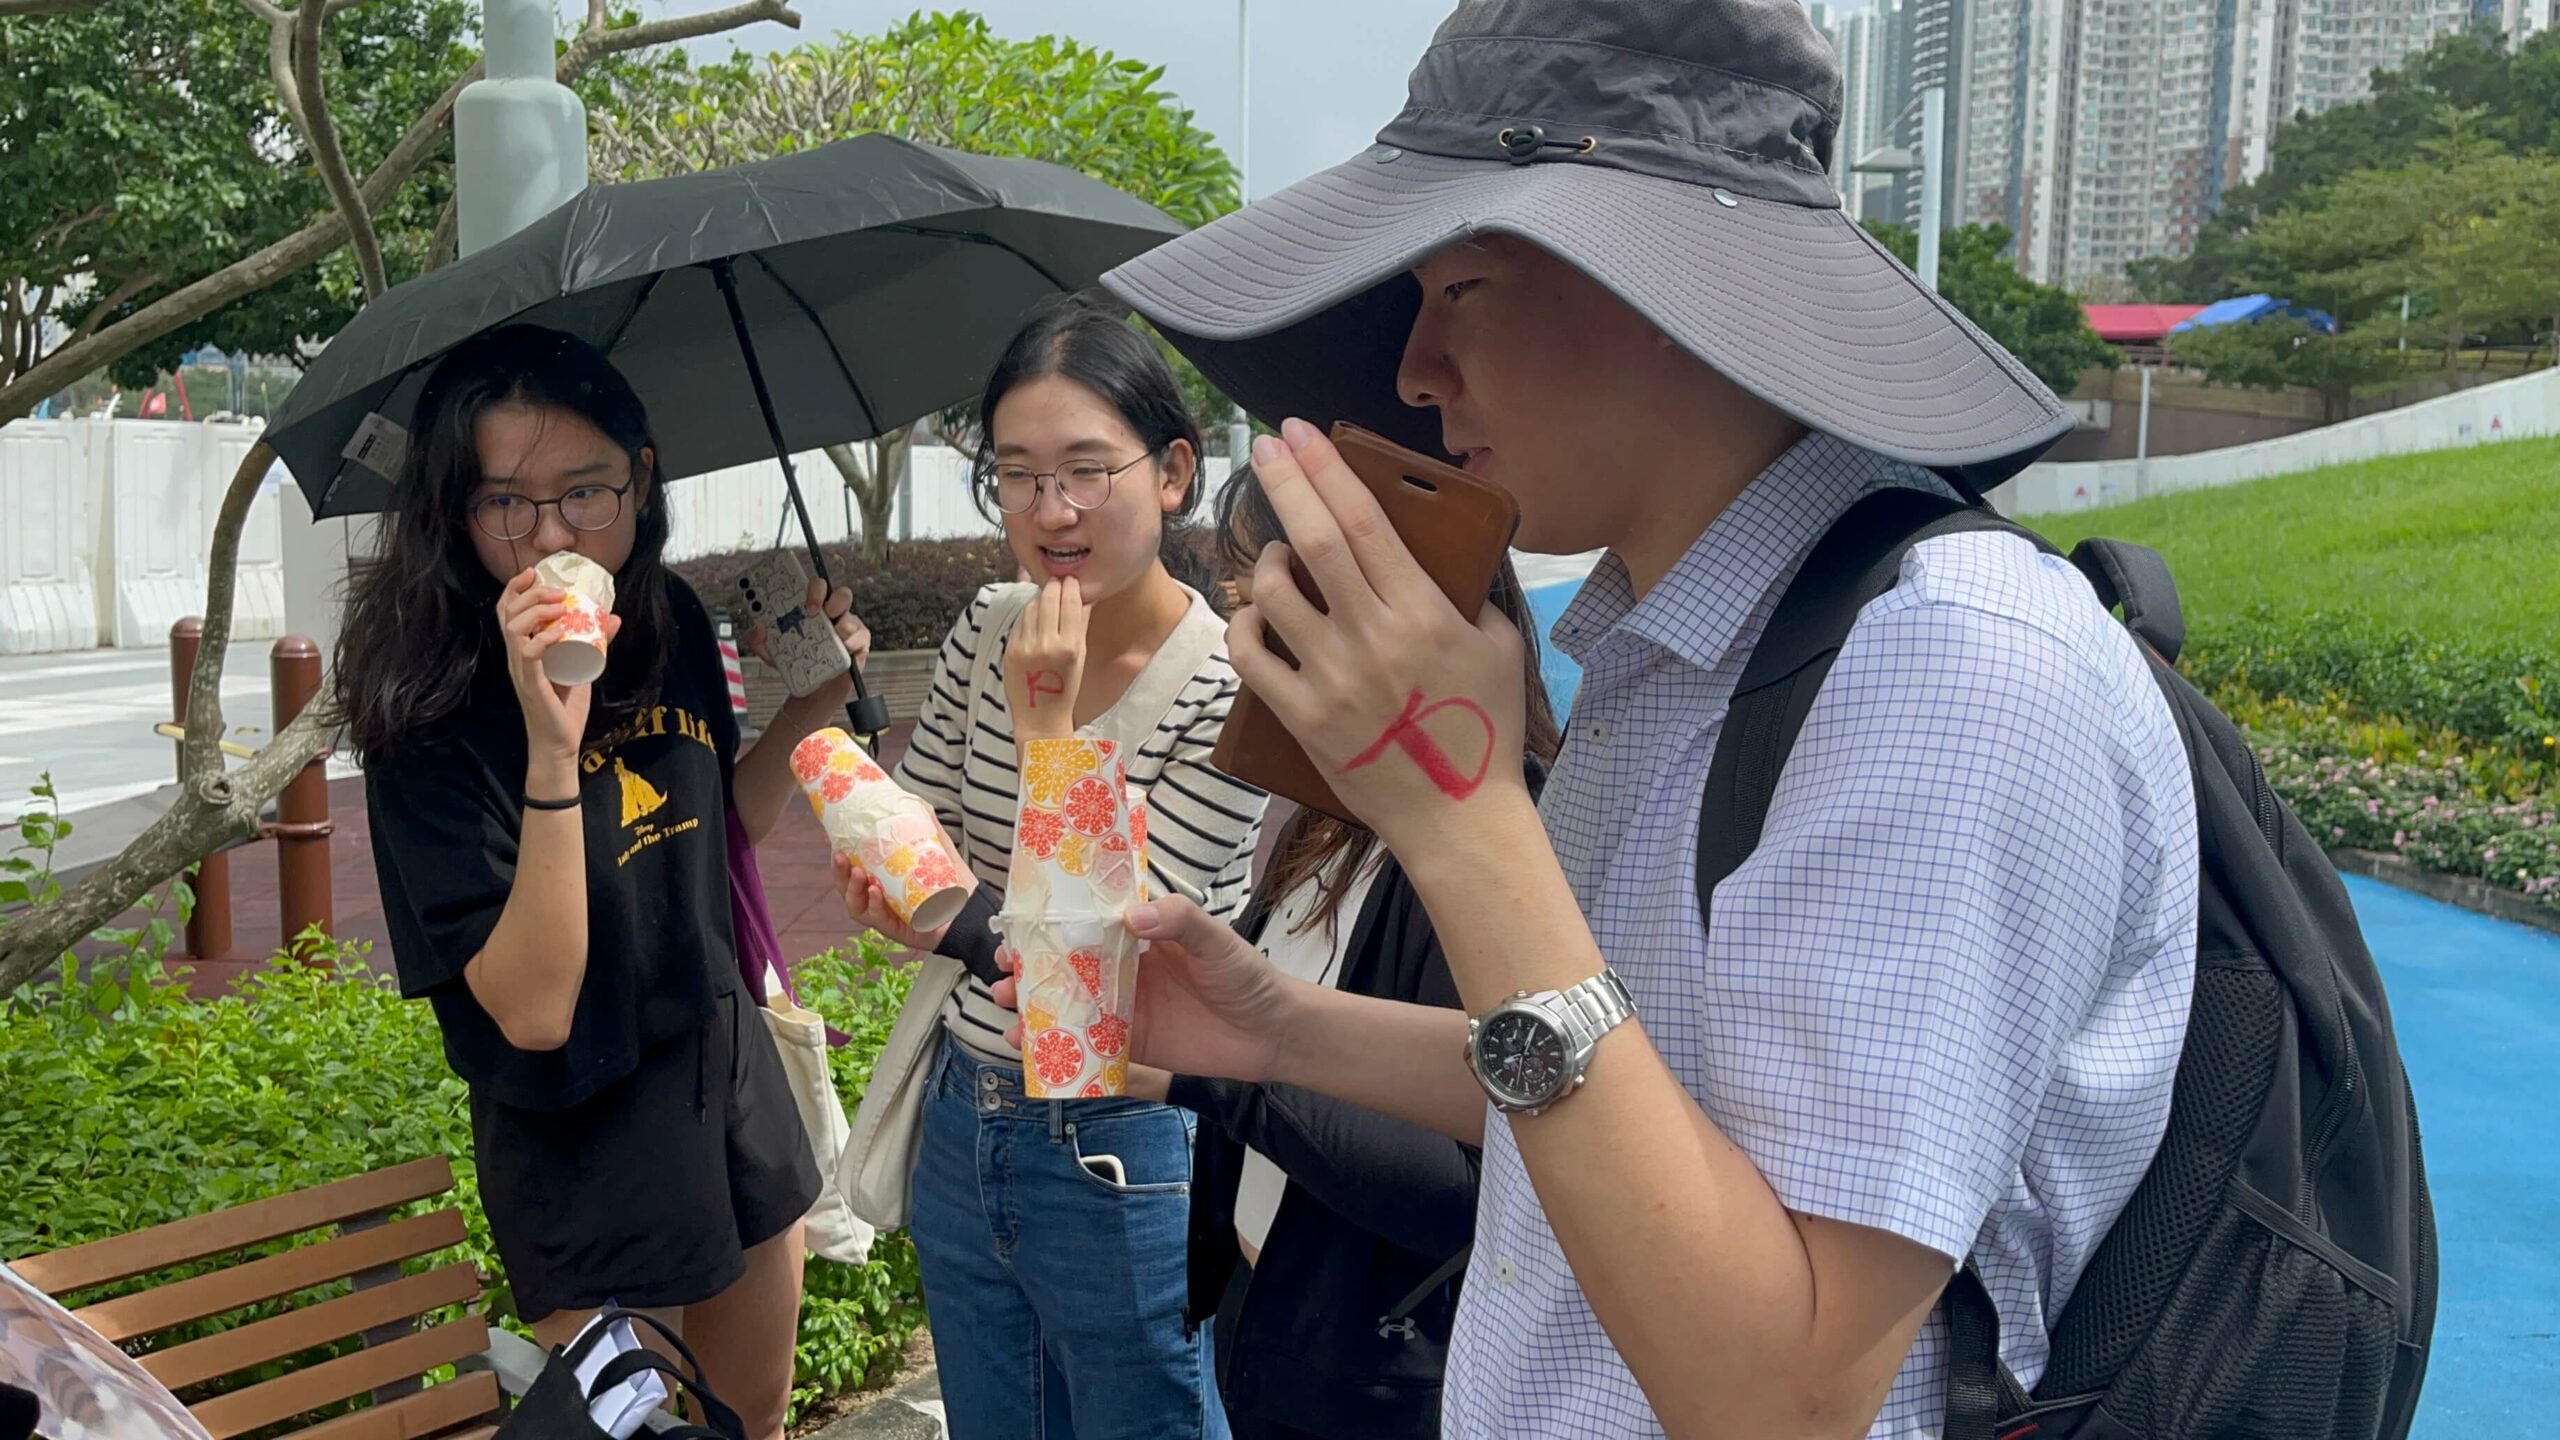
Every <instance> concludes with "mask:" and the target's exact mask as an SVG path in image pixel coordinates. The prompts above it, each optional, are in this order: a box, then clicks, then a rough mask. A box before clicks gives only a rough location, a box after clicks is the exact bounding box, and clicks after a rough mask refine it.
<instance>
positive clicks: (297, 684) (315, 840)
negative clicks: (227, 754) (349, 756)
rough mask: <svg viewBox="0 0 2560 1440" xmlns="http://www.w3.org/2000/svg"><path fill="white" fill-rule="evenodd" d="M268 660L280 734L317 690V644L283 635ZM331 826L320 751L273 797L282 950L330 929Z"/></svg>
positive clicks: (325, 761)
mask: <svg viewBox="0 0 2560 1440" xmlns="http://www.w3.org/2000/svg"><path fill="white" fill-rule="evenodd" d="M268 663H269V667H270V670H269V673H270V677H271V681H272V689H273V693H274V699H275V717H276V729H275V733H276V734H279V735H281V734H283V733H284V727H286V726H287V725H290V724H292V723H293V721H294V717H295V716H297V715H300V714H301V713H302V707H303V706H305V705H308V704H310V703H311V701H312V697H314V696H316V695H318V694H319V693H320V647H319V646H317V645H314V644H313V643H311V642H310V641H309V640H307V639H305V638H303V637H302V636H300V635H287V636H286V637H284V638H283V639H281V640H279V641H277V642H276V645H275V649H274V651H273V652H271V654H270V656H269V661H268ZM336 828H337V827H336V825H335V824H334V823H333V822H332V821H331V820H330V819H329V762H328V757H327V754H326V752H323V754H322V755H321V756H320V757H319V758H317V759H314V760H313V761H312V762H311V763H310V764H308V765H306V766H304V767H303V768H302V773H301V774H299V775H296V776H294V777H293V779H292V780H290V781H288V782H286V784H285V787H284V793H283V794H282V795H280V796H278V797H276V823H275V824H274V825H271V826H269V827H268V832H267V833H269V834H271V835H273V836H274V837H275V841H276V878H277V882H278V884H277V889H278V890H279V892H280V895H279V900H280V903H281V904H282V906H283V910H284V943H285V945H286V947H287V948H290V947H291V946H292V945H293V942H294V941H295V940H296V939H298V938H300V937H301V935H302V932H303V931H305V930H308V929H310V928H312V927H313V926H315V925H316V926H318V927H319V929H320V932H321V933H322V934H324V935H327V934H333V933H335V927H336V920H335V917H334V916H333V915H332V914H331V913H330V912H331V908H332V907H331V904H330V895H329V835H330V833H331V832H332V831H333V830H335V829H336Z"/></svg>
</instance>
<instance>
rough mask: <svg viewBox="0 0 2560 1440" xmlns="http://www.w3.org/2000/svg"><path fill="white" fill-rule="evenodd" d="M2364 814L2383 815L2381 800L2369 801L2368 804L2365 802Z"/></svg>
mask: <svg viewBox="0 0 2560 1440" xmlns="http://www.w3.org/2000/svg"><path fill="white" fill-rule="evenodd" d="M2364 813H2366V814H2367V815H2379V814H2381V813H2382V802H2381V801H2379V800H2367V801H2366V802H2364Z"/></svg>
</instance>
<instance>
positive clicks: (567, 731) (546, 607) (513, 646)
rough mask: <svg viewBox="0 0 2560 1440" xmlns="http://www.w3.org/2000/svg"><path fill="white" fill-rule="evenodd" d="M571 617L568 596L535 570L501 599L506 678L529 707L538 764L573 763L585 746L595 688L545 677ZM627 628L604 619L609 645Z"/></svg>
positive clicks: (528, 736) (529, 734)
mask: <svg viewBox="0 0 2560 1440" xmlns="http://www.w3.org/2000/svg"><path fill="white" fill-rule="evenodd" d="M567 613H569V597H568V592H566V591H564V590H562V589H560V588H559V587H557V586H553V585H545V584H542V583H541V582H540V581H539V580H538V579H537V578H536V576H535V575H534V573H533V571H531V570H530V569H528V570H526V571H525V572H524V573H523V574H521V575H518V576H517V577H516V578H515V579H513V580H510V581H508V582H507V587H506V589H505V590H503V591H501V592H500V593H499V596H498V629H499V632H500V633H501V634H502V635H503V636H504V637H505V639H506V645H507V677H508V679H510V680H511V681H513V682H514V684H515V690H516V700H517V703H518V704H520V705H522V706H523V707H524V729H525V740H526V742H527V746H528V748H529V750H530V752H531V754H532V756H533V758H534V760H535V761H536V762H537V763H539V762H540V761H543V760H545V759H549V760H565V761H569V762H572V763H574V762H575V761H576V760H577V758H578V751H579V749H580V748H581V747H582V746H584V745H585V743H586V734H587V710H588V706H589V704H590V703H591V702H592V701H593V699H594V687H593V686H592V685H559V684H554V683H553V682H552V680H551V678H550V677H549V676H548V675H546V674H544V673H543V668H542V657H543V655H544V654H545V653H546V652H548V651H549V650H550V649H551V647H552V646H554V645H556V644H558V643H559V642H560V638H561V637H560V632H559V630H558V628H557V627H558V624H559V621H560V618H561V617H562V616H563V615H566V614H567ZM621 629H622V617H621V616H619V615H611V614H608V615H606V616H605V617H604V632H605V639H606V641H607V643H610V642H611V640H612V638H613V636H614V635H615V634H616V633H618V632H619V631H620V630H621Z"/></svg>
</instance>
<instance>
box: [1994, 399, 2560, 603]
mask: <svg viewBox="0 0 2560 1440" xmlns="http://www.w3.org/2000/svg"><path fill="white" fill-rule="evenodd" d="M2030 523H2032V524H2033V525H2035V527H2036V528H2037V529H2039V530H2042V531H2043V532H2044V533H2045V534H2047V535H2048V536H2050V537H2052V538H2053V540H2054V541H2055V542H2056V543H2058V544H2060V545H2061V546H2062V547H2063V548H2064V549H2066V550H2067V549H2069V548H2070V547H2071V546H2072V545H2073V544H2074V543H2076V542H2077V541H2079V540H2080V539H2081V538H2083V537H2084V536H2088V535H2111V536H2114V537H2116V538H2118V539H2123V540H2132V541H2136V542H2139V543H2141V544H2145V545H2149V546H2151V547H2152V548H2154V549H2156V550H2158V551H2160V553H2161V554H2162V555H2164V556H2166V557H2167V558H2168V561H2169V570H2170V573H2171V574H2172V575H2174V576H2175V577H2176V578H2177V581H2178V593H2179V598H2180V600H2181V601H2182V602H2183V603H2184V606H2185V608H2186V611H2187V614H2188V615H2189V616H2190V617H2191V618H2193V617H2203V616H2237V615H2239V614H2241V613H2242V612H2244V611H2246V610H2247V609H2248V608H2249V607H2250V606H2252V605H2256V604H2259V603H2261V602H2265V603H2269V604H2273V605H2275V606H2277V607H2279V608H2281V609H2285V610H2311V609H2321V610H2355V611H2362V612H2364V613H2366V614H2368V615H2370V616H2372V617H2373V618H2374V619H2376V620H2379V621H2381V622H2383V623H2385V624H2389V625H2392V626H2395V627H2406V628H2409V629H2413V630H2418V631H2422V632H2425V633H2426V634H2429V635H2437V636H2443V637H2445V638H2446V639H2458V640H2460V641H2462V642H2464V643H2467V644H2472V645H2484V644H2485V645H2497V646H2523V647H2530V648H2535V649H2551V648H2555V647H2560V438H2555V439H2539V440H2513V441H2506V442H2502V443H2499V444H2495V445H2480V446H2474V447H2471V448H2469V449H2463V450H2445V451H2437V452H2434V453H2432V454H2423V455H2401V456H2393V457H2389V458H2386V459H2381V460H2371V461H2366V462H2364V463H2361V464H2356V465H2340V466H2333V467H2331V468H2328V469H2325V470H2311V471H2305V472H2304V473H2302V474H2299V475H2285V476H2278V477H2275V478H2273V479H2267V480H2256V481H2251V482H2250V483H2248V484H2245V485H2233V486H2229V487H2226V488H2224V489H2219V490H2199V491H2191V492H2189V493H2186V494H2183V495H2169V496H2163V497H2160V498H2158V499H2153V500H2145V501H2142V502H2141V503H2139V504H2134V505H2125V506H2119V507H2117V508H2114V509H2111V510H2098V511H2090V512H2086V513H2082V514H2075V515H2048V516H2039V517H2036V518H2034V519H2033V520H2032V521H2031V522H2030Z"/></svg>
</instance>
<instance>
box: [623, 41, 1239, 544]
mask: <svg viewBox="0 0 2560 1440" xmlns="http://www.w3.org/2000/svg"><path fill="white" fill-rule="evenodd" d="M1163 79H1164V71H1163V70H1162V69H1161V68H1160V67H1152V66H1149V65H1147V64H1145V63H1144V62H1143V61H1138V60H1124V59H1121V58H1119V57H1118V56H1115V55H1113V54H1112V53H1111V52H1110V51H1107V50H1099V49H1095V48H1094V47H1092V46H1089V45H1084V44H1081V43H1079V42H1077V41H1075V40H1071V39H1065V38H1062V37H1058V36H1041V37H1039V38H1037V39H1033V40H1007V39H1005V38H1003V37H1002V36H999V35H997V34H996V33H995V32H994V31H993V30H992V29H991V28H989V26H988V24H987V22H986V21H985V20H984V19H982V18H980V17H979V16H977V15H974V14H970V13H967V12H961V13H957V14H950V15H916V16H912V17H910V18H908V19H907V20H906V21H905V22H903V23H902V24H899V25H897V26H894V27H892V28H891V29H890V30H888V31H887V32H886V33H884V34H881V35H877V36H866V35H839V36H837V37H836V38H835V39H833V40H830V41H826V42H824V43H820V44H813V45H805V46H802V47H800V48H799V49H796V50H792V51H789V52H786V53H780V54H772V55H766V56H763V57H762V58H760V59H750V58H749V57H747V56H745V55H743V54H739V55H735V56H733V57H732V58H731V59H730V60H729V61H728V62H727V63H725V64H719V65H713V66H709V67H706V68H704V69H701V70H699V71H696V72H694V73H693V74H691V75H676V74H673V73H671V72H661V73H657V74H653V75H650V76H648V77H647V78H646V80H645V82H642V83H636V84H632V85H629V86H626V87H623V88H622V89H621V90H620V92H619V93H617V94H616V96H615V97H614V99H613V100H612V102H611V103H610V104H608V105H606V106H604V107H602V109H601V111H600V121H599V124H598V126H597V134H596V152H595V174H596V175H597V177H598V178H599V179H616V180H637V179H645V178H648V177H651V176H657V175H672V174H681V173H684V172H687V171H692V170H704V169H711V168H714V167H717V166H723V165H734V164H739V163H743V162H746V161H750V160H761V159H765V158H768V157H770V156H774V155H780V154H787V153H789V152H792V151H796V150H803V149H807V148H810V147H812V146H817V145H823V144H826V143H827V142H828V141H831V140H839V139H843V138H845V137H847V136H851V135H859V134H863V133H865V132H868V131H874V130H879V131H886V132H888V133H890V134H894V135H902V136H904V137H906V138H907V139H910V140H918V141H922V142H925V143H927V144H933V145H943V146H948V147H950V148H952V149H956V150H967V151H972V152H975V153H979V154H986V155H1011V156H1022V157H1026V158H1029V159H1035V160H1046V161H1048V162H1050V163H1052V164H1055V165H1063V166H1066V167H1067V168H1069V169H1072V170H1078V171H1081V172H1083V173H1084V174H1087V175H1090V176H1092V177H1094V178H1095V179H1097V180H1100V181H1102V182H1103V183H1105V184H1107V185H1111V186H1113V187H1115V188H1117V189H1120V190H1123V191H1126V192H1127V193H1129V194H1131V195H1135V196H1137V197H1138V198H1139V199H1141V200H1145V201H1147V202H1148V203H1149V204H1152V205H1154V206H1155V207H1156V208H1158V209H1160V210H1162V211H1164V212H1165V213H1166V214H1168V215H1171V216H1172V217H1173V218H1175V219H1177V220H1180V221H1182V222H1183V223H1184V224H1186V225H1202V224H1206V223H1207V222H1209V221H1210V220H1213V219H1215V218H1217V217H1218V216H1219V215H1221V214H1224V213H1225V212H1227V211H1229V210H1232V209H1234V208H1235V206H1236V173H1235V167H1234V166H1233V165H1232V164H1230V163H1229V162H1228V160H1227V158H1226V156H1225V154H1224V153H1222V152H1221V151H1220V150H1219V149H1218V148H1217V146H1216V145H1215V144H1213V143H1212V142H1211V141H1210V139H1209V137H1208V135H1207V134H1206V133H1205V132H1203V131H1202V130H1201V129H1200V128H1199V127H1198V126H1197V125H1195V124H1194V123H1192V116H1191V112H1190V111H1188V110H1185V109H1183V108H1181V107H1180V106H1179V105H1178V104H1176V103H1175V101H1174V100H1173V98H1172V97H1171V96H1170V95H1169V94H1167V93H1166V92H1165V91H1164V90H1163V89H1162V88H1161V87H1162V82H1163ZM1177 369H1178V370H1180V371H1185V372H1189V374H1188V377H1187V378H1188V380H1189V381H1190V382H1192V383H1193V388H1194V389H1195V390H1196V391H1197V392H1199V393H1201V394H1205V393H1207V390H1208V387H1207V385H1206V383H1205V382H1201V381H1199V377H1198V374H1197V372H1196V371H1191V370H1190V367H1189V366H1188V365H1187V364H1181V365H1178V366H1177ZM952 419H953V421H954V423H953V424H952V425H950V426H948V427H946V428H950V429H954V430H959V429H965V426H963V425H960V424H958V423H957V422H958V419H959V417H952ZM914 438H915V429H914V427H913V426H912V425H900V426H898V427H897V428H896V429H893V430H891V431H890V432H889V433H887V434H885V435H882V436H880V437H878V438H876V439H873V440H870V441H867V442H864V443H863V444H862V445H860V446H859V447H857V446H852V445H836V446H830V447H829V448H828V450H827V458H828V459H829V460H831V461H833V462H834V464H835V468H836V471H837V473H838V474H839V475H840V476H841V477H842V478H843V480H844V483H845V485H846V486H847V487H848V488H849V489H851V490H852V491H853V495H854V499H855V502H856V503H857V504H858V505H859V506H860V508H861V511H862V544H863V553H864V555H865V557H866V558H868V559H869V560H871V561H873V562H874V563H878V562H880V561H883V560H886V559H887V558H888V543H889V518H890V512H891V509H892V507H893V506H894V505H895V503H896V500H897V494H898V488H899V484H900V482H901V481H902V480H903V479H904V478H905V475H906V466H907V453H908V450H909V447H910V446H911V445H912V443H913V441H914Z"/></svg>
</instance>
